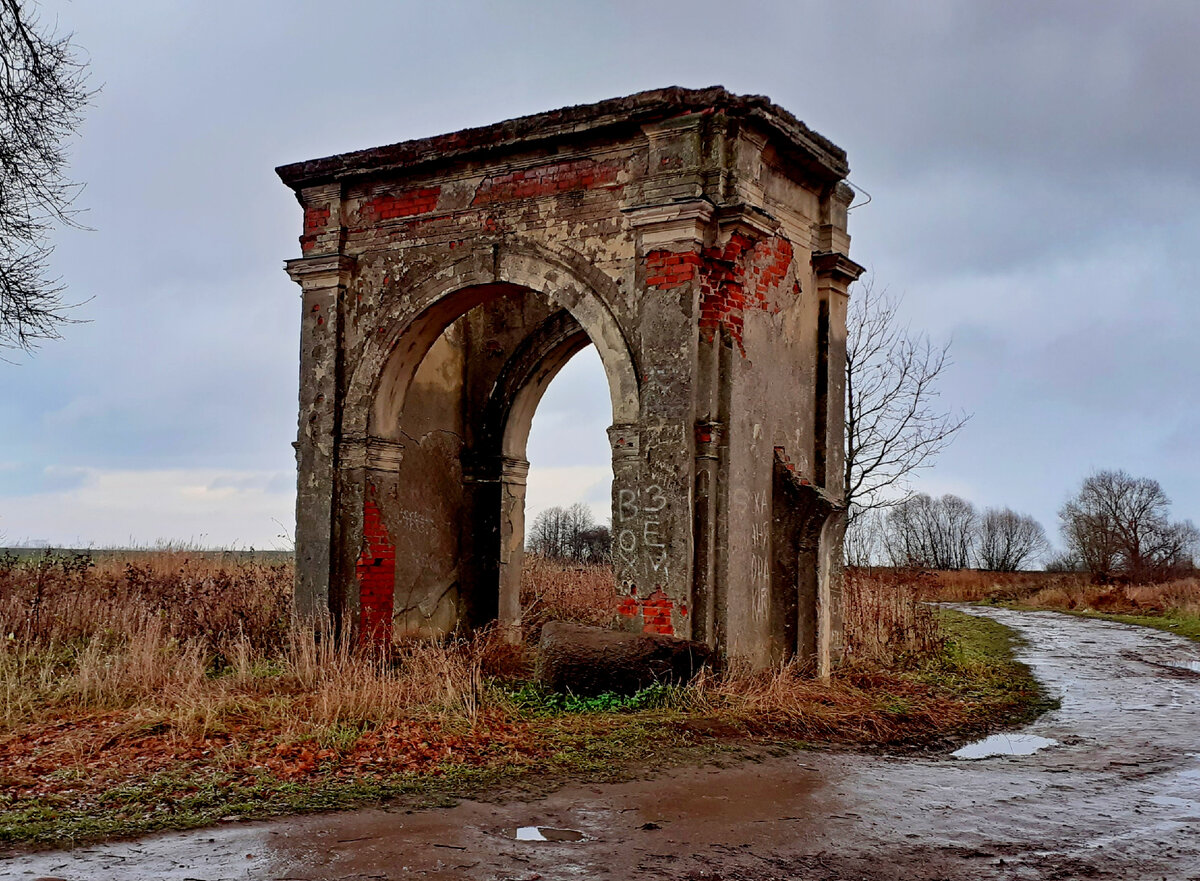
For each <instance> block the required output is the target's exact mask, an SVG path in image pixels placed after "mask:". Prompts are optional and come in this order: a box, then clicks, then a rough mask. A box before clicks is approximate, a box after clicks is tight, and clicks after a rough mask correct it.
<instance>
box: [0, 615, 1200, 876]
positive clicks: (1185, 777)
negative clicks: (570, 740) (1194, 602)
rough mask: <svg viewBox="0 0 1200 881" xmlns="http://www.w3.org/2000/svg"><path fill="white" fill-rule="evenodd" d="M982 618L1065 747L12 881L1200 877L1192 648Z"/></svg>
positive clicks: (607, 798) (840, 767)
mask: <svg viewBox="0 0 1200 881" xmlns="http://www.w3.org/2000/svg"><path fill="white" fill-rule="evenodd" d="M975 611H978V612H979V613H980V614H985V615H987V616H988V617H991V618H994V619H996V620H998V621H1001V622H1003V623H1004V624H1008V625H1010V626H1012V627H1014V628H1016V629H1017V630H1019V631H1020V632H1021V633H1022V634H1024V635H1025V637H1026V638H1027V639H1028V640H1029V643H1030V645H1029V647H1028V648H1027V649H1025V650H1024V651H1023V652H1022V657H1023V659H1024V660H1025V661H1026V662H1027V663H1029V664H1030V665H1031V666H1032V667H1033V669H1034V671H1035V673H1036V674H1037V675H1038V676H1039V677H1040V678H1041V679H1042V681H1044V682H1046V683H1047V684H1048V686H1049V687H1050V688H1051V689H1052V690H1053V691H1054V692H1056V693H1057V694H1058V695H1059V696H1061V698H1062V708H1061V709H1060V710H1058V711H1056V712H1053V713H1050V714H1047V715H1046V716H1043V717H1042V718H1041V719H1039V720H1038V721H1037V722H1036V723H1034V724H1033V725H1031V726H1029V727H1028V728H1026V729H1024V731H1023V732H1022V733H1023V734H1028V735H1033V736H1035V737H1039V738H1045V739H1048V740H1053V741H1055V742H1056V744H1055V745H1051V746H1047V747H1045V748H1043V749H1040V750H1039V751H1037V752H1034V753H1033V754H1031V755H1026V756H1012V755H1007V756H992V757H990V758H982V759H974V760H972V759H963V758H954V757H951V756H945V757H941V758H935V759H912V758H887V757H880V756H869V755H846V754H832V753H819V752H809V753H802V754H798V755H794V756H790V757H787V758H779V759H771V760H768V761H765V762H760V763H746V764H742V765H739V766H736V767H732V768H724V769H714V768H701V769H691V770H684V771H679V772H674V773H670V774H666V775H663V776H661V777H659V778H657V779H654V780H649V781H642V782H635V783H625V784H617V785H605V786H581V787H572V788H568V789H562V790H560V791H558V792H556V793H554V794H552V795H550V796H548V797H546V798H545V799H541V800H537V801H532V802H524V803H521V802H511V803H506V804H488V803H478V802H465V803H463V804H461V805H459V806H458V807H456V808H453V809H447V810H433V811H424V812H419V813H414V814H407V813H405V812H404V811H403V810H394V811H389V810H367V811H358V812H353V813H344V814H335V815H323V816H311V817H302V818H298V819H293V820H283V821H275V822H268V823H256V824H250V825H241V826H228V827H223V828H220V829H214V830H202V831H199V832H191V833H182V834H168V835H160V836H155V837H153V838H147V839H144V840H141V841H136V842H131V843H121V844H113V845H108V846H99V847H91V848H86V849H82V850H77V851H74V852H69V853H62V852H60V853H48V854H39V855H36V856H32V857H28V856H27V857H17V858H11V859H8V860H5V861H2V862H0V878H6V879H7V878H20V879H34V878H38V877H43V876H51V877H54V878H62V879H67V881H76V879H89V881H101V879H123V881H124V879H172V881H184V879H203V881H215V879H289V881H302V879H303V881H310V879H355V881H358V879H406V878H437V879H451V878H470V879H528V881H533V879H548V881H549V879H575V878H581V879H583V878H587V879H592V878H595V879H630V878H664V879H696V881H699V879H710V881H717V879H728V881H733V879H813V881H833V879H869V881H879V879H937V878H944V879H991V878H1005V879H1024V878H1031V879H1032V878H1059V879H1075V878H1124V879H1139V881H1140V879H1159V878H1163V879H1171V881H1177V879H1189V878H1194V879H1200V650H1198V647H1197V646H1196V645H1195V644H1193V643H1188V642H1186V641H1185V640H1182V639H1180V638H1177V637H1174V636H1171V635H1168V634H1164V633H1159V632H1156V631H1152V630H1146V629H1141V628H1134V627H1127V626H1124V625H1120V624H1113V623H1109V622H1103V621H1091V620H1082V619H1077V618H1070V617H1067V616H1064V615H1057V614H1053V613H1017V612H1010V611H1006V610H999V609H989V610H975ZM1036 742H1037V741H1035V742H1034V745H1036ZM1014 744H1015V745H1016V746H1018V747H1019V746H1021V745H1023V740H1022V739H1020V738H1018V739H1017V740H1016V741H1014ZM522 827H546V828H547V829H559V830H574V831H575V833H582V835H583V836H584V838H583V840H574V841H572V840H553V839H556V838H568V839H570V838H576V837H578V835H577V834H572V832H570V831H567V832H565V833H556V832H552V831H544V832H543V833H539V832H537V831H535V830H532V829H529V828H524V829H522ZM519 830H520V831H519ZM518 836H520V837H521V838H532V839H535V840H519V839H518ZM538 838H549V839H551V840H546V841H542V840H536V839H538Z"/></svg>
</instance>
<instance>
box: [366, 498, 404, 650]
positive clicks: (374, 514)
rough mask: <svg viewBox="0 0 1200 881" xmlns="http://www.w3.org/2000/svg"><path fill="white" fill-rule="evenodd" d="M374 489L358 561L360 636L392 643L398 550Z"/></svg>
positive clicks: (368, 501) (368, 500)
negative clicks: (376, 500)
mask: <svg viewBox="0 0 1200 881" xmlns="http://www.w3.org/2000/svg"><path fill="white" fill-rule="evenodd" d="M374 493H375V488H374V487H370V489H369V493H368V495H367V499H366V501H365V502H364V503H363V550H362V554H361V555H360V556H359V558H358V565H357V566H356V572H357V575H358V597H359V604H360V608H361V613H360V618H359V625H360V627H359V636H360V638H361V639H364V640H377V641H379V642H384V643H387V642H391V639H392V614H393V606H394V603H395V590H396V548H395V546H394V545H393V544H392V539H391V536H390V535H388V531H387V525H386V524H385V523H384V522H383V514H382V512H381V511H380V510H379V505H377V504H376V503H375V499H374V498H372V496H373V495H374Z"/></svg>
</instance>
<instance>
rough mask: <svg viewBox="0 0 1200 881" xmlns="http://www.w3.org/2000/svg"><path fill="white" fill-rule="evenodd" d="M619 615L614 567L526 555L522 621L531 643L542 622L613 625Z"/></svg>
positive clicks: (536, 636) (523, 574)
mask: <svg viewBox="0 0 1200 881" xmlns="http://www.w3.org/2000/svg"><path fill="white" fill-rule="evenodd" d="M616 617H617V592H616V590H615V588H614V585H613V574H612V567H611V566H607V565H597V564H593V563H568V562H560V561H558V560H550V559H547V558H545V557H541V556H538V555H536V554H526V555H525V564H524V570H523V573H522V579H521V622H522V625H523V629H524V636H525V640H526V641H527V642H531V643H536V642H537V640H538V637H539V636H540V635H541V632H542V625H543V624H546V623H547V622H549V621H573V622H575V623H577V624H591V625H594V626H596V627H611V626H612V625H613V622H614V621H615V620H616Z"/></svg>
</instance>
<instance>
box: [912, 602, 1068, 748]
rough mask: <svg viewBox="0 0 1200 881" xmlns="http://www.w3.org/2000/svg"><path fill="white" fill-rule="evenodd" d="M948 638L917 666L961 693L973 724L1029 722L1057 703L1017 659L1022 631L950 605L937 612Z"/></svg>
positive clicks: (929, 677)
mask: <svg viewBox="0 0 1200 881" xmlns="http://www.w3.org/2000/svg"><path fill="white" fill-rule="evenodd" d="M938 626H939V627H940V628H941V631H942V633H943V634H944V635H945V637H946V644H945V648H944V649H943V651H942V654H941V655H940V656H939V657H937V658H935V659H934V660H932V661H929V662H927V663H925V664H924V665H923V666H922V668H921V675H922V676H923V677H924V678H925V679H926V681H931V682H936V683H938V684H940V685H942V686H943V687H947V688H949V689H950V690H952V691H954V692H955V693H958V694H962V695H965V696H967V697H969V698H970V699H971V703H972V705H973V706H974V707H976V709H977V713H976V714H975V719H974V720H973V721H974V722H976V723H982V724H983V725H984V726H985V727H988V728H995V727H1009V726H1014V725H1021V724H1024V723H1026V722H1029V721H1032V720H1033V719H1036V718H1037V717H1038V716H1040V715H1041V714H1042V713H1044V712H1046V711H1047V710H1052V709H1056V708H1057V707H1058V705H1059V702H1058V700H1057V699H1056V698H1054V697H1052V696H1051V695H1049V694H1048V693H1047V692H1046V690H1045V689H1044V688H1043V687H1042V685H1041V683H1040V682H1038V681H1037V679H1036V678H1034V675H1033V672H1032V671H1031V670H1030V669H1029V667H1028V665H1026V664H1023V663H1021V662H1020V661H1018V660H1017V658H1016V648H1017V646H1018V645H1020V644H1021V643H1022V640H1021V638H1020V636H1018V635H1017V633H1016V632H1015V631H1014V630H1012V629H1011V628H1009V627H1005V626H1004V625H1003V624H1000V623H998V622H996V621H992V620H991V619H989V618H982V617H980V616H978V615H968V614H966V613H965V612H958V611H955V610H953V609H940V610H939V611H938Z"/></svg>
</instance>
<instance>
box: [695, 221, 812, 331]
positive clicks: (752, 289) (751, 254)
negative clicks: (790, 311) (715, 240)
mask: <svg viewBox="0 0 1200 881" xmlns="http://www.w3.org/2000/svg"><path fill="white" fill-rule="evenodd" d="M700 256H701V262H700V330H701V333H702V334H703V335H704V338H705V339H707V340H712V339H713V338H714V337H715V335H716V333H717V331H718V329H720V328H724V329H725V330H726V331H727V332H728V333H729V335H730V337H731V338H732V339H733V340H734V342H736V343H737V346H738V349H739V350H740V351H741V353H742V354H743V355H745V354H746V349H745V346H744V345H743V342H742V331H743V328H744V320H745V319H744V316H745V312H746V310H747V309H760V310H762V311H764V312H778V311H779V306H778V305H773V303H772V294H773V293H774V292H775V290H776V289H777V288H778V287H779V285H780V283H781V282H782V281H783V280H784V279H785V278H786V277H787V274H788V271H789V270H790V268H791V265H792V243H791V242H789V241H788V240H787V239H786V238H783V237H780V236H772V237H771V238H769V239H766V240H764V241H761V242H758V243H754V242H752V241H751V240H750V239H749V238H747V237H746V236H744V235H742V234H741V233H734V234H733V235H732V236H730V237H729V241H728V242H727V243H726V244H725V246H724V247H723V248H717V247H713V248H705V249H704V250H703V252H702V253H701V255H700ZM793 290H794V292H795V293H797V294H798V293H799V290H800V288H799V284H794V285H793Z"/></svg>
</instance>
